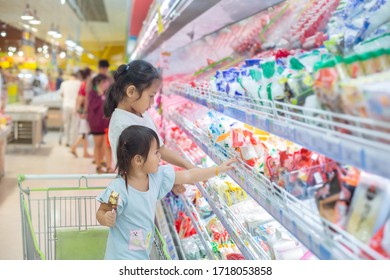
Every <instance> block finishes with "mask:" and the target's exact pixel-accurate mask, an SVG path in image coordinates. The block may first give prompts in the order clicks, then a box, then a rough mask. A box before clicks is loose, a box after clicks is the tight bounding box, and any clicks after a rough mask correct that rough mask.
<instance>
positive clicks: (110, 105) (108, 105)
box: [104, 83, 118, 118]
mask: <svg viewBox="0 0 390 280" xmlns="http://www.w3.org/2000/svg"><path fill="white" fill-rule="evenodd" d="M115 84H116V83H113V84H112V85H111V86H110V88H109V89H108V90H107V96H106V101H105V102H104V115H105V116H106V118H110V117H111V115H112V113H114V111H115V108H116V107H117V106H118V100H117V98H116V94H115V91H116V89H115Z"/></svg>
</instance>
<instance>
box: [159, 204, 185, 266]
mask: <svg viewBox="0 0 390 280" xmlns="http://www.w3.org/2000/svg"><path fill="white" fill-rule="evenodd" d="M161 204H162V205H163V208H164V210H165V211H164V212H165V217H166V218H167V222H168V227H169V229H170V231H171V235H172V238H173V241H174V243H175V244H176V246H175V247H176V251H177V253H178V255H179V256H178V257H179V259H180V260H185V259H186V258H185V254H184V252H183V248H182V246H181V242H180V237H179V235H178V234H177V232H176V229H175V218H174V216H173V213H172V210H171V207H169V205H167V203H166V202H165V201H164V200H163V199H162V200H161Z"/></svg>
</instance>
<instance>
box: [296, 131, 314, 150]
mask: <svg viewBox="0 0 390 280" xmlns="http://www.w3.org/2000/svg"><path fill="white" fill-rule="evenodd" d="M292 140H293V141H294V142H295V143H297V144H299V145H302V146H304V147H306V148H308V149H312V148H313V135H311V132H310V130H308V129H304V128H301V127H296V128H295V137H294V139H292Z"/></svg>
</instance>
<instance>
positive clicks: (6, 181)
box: [0, 132, 95, 260]
mask: <svg viewBox="0 0 390 280" xmlns="http://www.w3.org/2000/svg"><path fill="white" fill-rule="evenodd" d="M58 140H59V134H58V132H49V133H48V134H47V135H46V136H45V142H46V144H45V145H42V146H41V148H40V149H38V150H37V151H36V152H35V153H32V152H29V151H27V150H26V149H25V148H21V147H18V146H9V147H8V149H7V153H6V157H5V164H6V167H5V169H6V170H5V176H4V177H3V178H2V179H1V181H0V248H1V249H0V260H21V259H23V249H22V231H21V218H20V217H21V215H20V208H19V190H18V187H17V180H16V178H17V175H18V174H54V173H56V174H72V173H73V174H74V173H95V167H94V165H93V164H92V159H90V158H88V159H85V158H81V157H79V158H75V157H74V156H73V155H72V154H71V153H70V152H69V148H67V147H65V146H60V145H59V143H58V142H59V141H58ZM89 150H90V152H91V153H92V145H90V148H89ZM78 153H79V155H81V154H82V150H81V148H79V150H78Z"/></svg>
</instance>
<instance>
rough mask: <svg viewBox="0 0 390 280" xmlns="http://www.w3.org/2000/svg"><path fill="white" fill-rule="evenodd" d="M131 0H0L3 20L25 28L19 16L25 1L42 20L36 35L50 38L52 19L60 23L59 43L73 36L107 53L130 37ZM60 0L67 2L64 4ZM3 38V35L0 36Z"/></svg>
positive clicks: (88, 48) (98, 52) (87, 46)
mask: <svg viewBox="0 0 390 280" xmlns="http://www.w3.org/2000/svg"><path fill="white" fill-rule="evenodd" d="M131 1H132V0H66V1H61V0H28V1H26V0H23V1H9V0H0V7H1V14H0V20H1V21H3V22H6V23H7V24H9V25H12V26H14V27H16V28H19V29H23V23H24V22H23V20H21V19H20V16H21V15H22V13H23V11H24V10H25V7H26V3H28V4H29V5H30V8H31V10H34V9H35V10H36V11H37V15H38V17H39V18H40V19H41V21H42V23H41V24H40V25H37V26H36V27H37V29H38V31H37V32H35V34H36V37H38V38H40V39H43V40H46V41H48V42H50V41H51V40H52V38H51V37H50V36H49V35H48V34H47V32H48V31H49V29H50V26H51V24H52V23H55V24H56V25H58V27H59V30H60V32H61V33H62V35H63V36H62V38H60V39H58V41H59V42H60V45H62V46H64V47H65V41H66V39H67V38H68V37H69V36H70V37H72V40H76V41H79V42H80V44H81V46H82V47H83V48H84V49H85V50H86V51H87V52H91V53H93V54H95V55H98V56H102V55H105V54H106V55H107V53H108V52H109V49H114V48H117V49H118V47H120V48H119V49H122V47H123V50H124V47H125V42H126V40H127V22H128V20H129V19H128V17H129V11H130V8H129V4H130V3H131ZM61 2H65V4H64V5H62V4H61ZM1 40H3V38H1Z"/></svg>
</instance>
